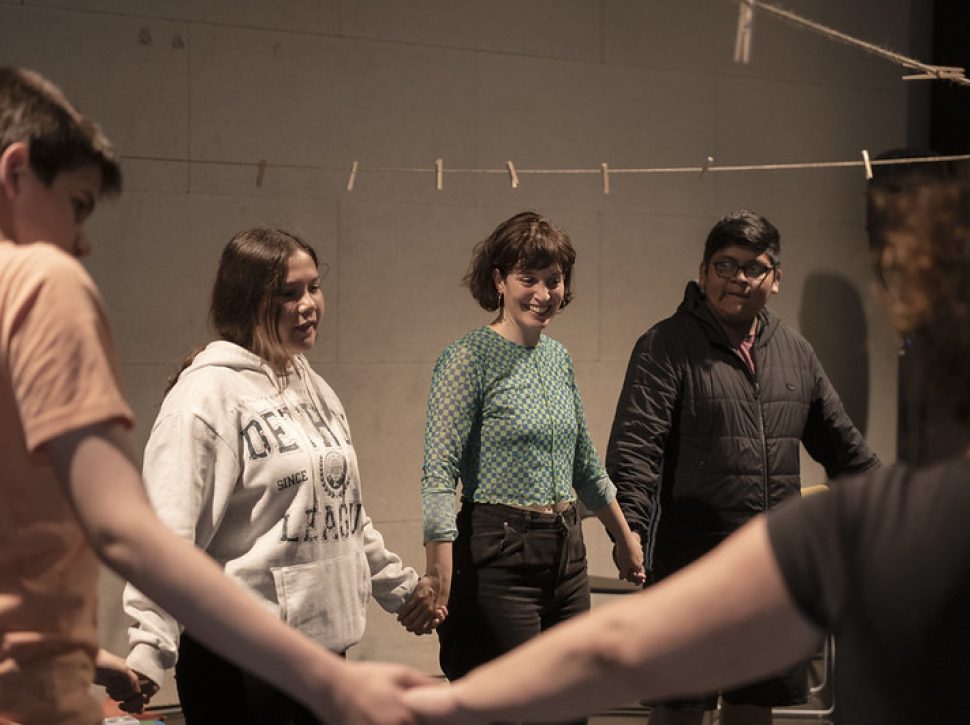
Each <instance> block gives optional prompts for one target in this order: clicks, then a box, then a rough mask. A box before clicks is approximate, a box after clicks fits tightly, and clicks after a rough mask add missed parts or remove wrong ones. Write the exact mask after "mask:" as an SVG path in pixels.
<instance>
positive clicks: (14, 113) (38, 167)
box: [0, 66, 121, 195]
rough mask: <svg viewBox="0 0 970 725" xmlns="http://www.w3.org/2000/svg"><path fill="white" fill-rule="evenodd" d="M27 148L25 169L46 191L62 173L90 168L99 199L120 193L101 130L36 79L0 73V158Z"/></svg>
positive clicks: (9, 69)
mask: <svg viewBox="0 0 970 725" xmlns="http://www.w3.org/2000/svg"><path fill="white" fill-rule="evenodd" d="M19 142H26V143H27V144H28V146H29V147H30V167H31V168H32V169H33V170H34V172H35V173H36V174H37V176H38V177H39V178H40V179H41V181H43V182H44V183H45V184H47V185H48V186H50V184H51V183H53V181H54V179H55V178H56V177H57V175H58V174H60V173H61V172H62V171H74V170H75V169H79V168H82V167H85V166H94V167H96V168H97V169H98V170H99V171H100V172H101V193H102V194H106V195H111V194H117V193H118V192H120V191H121V168H120V166H119V165H118V160H117V158H116V156H115V152H114V149H113V148H112V147H111V142H110V141H108V139H107V137H105V135H104V134H103V133H102V132H101V129H99V128H98V127H97V125H96V124H95V123H94V122H93V121H91V120H90V119H89V118H87V117H86V116H84V115H83V114H82V113H81V112H80V111H78V110H77V108H75V107H74V105H72V104H71V102H70V101H69V100H67V97H66V96H65V95H64V92H63V91H61V89H60V88H58V87H57V86H55V85H54V84H53V83H51V82H50V81H49V80H47V79H46V78H44V77H43V76H41V75H40V74H38V73H35V72H33V71H30V70H26V69H24V68H16V67H13V66H5V67H2V68H0V153H3V152H4V151H6V149H7V148H8V147H9V146H11V145H12V144H15V143H19Z"/></svg>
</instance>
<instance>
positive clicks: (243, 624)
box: [0, 67, 423, 725]
mask: <svg viewBox="0 0 970 725" xmlns="http://www.w3.org/2000/svg"><path fill="white" fill-rule="evenodd" d="M120 186H121V173H120V169H119V166H118V163H117V161H116V160H115V156H114V152H113V151H112V149H111V146H110V144H109V142H108V141H107V139H106V138H105V137H104V136H103V135H102V134H101V132H100V131H99V130H98V128H97V127H96V126H95V125H94V124H93V123H92V122H91V121H89V120H88V119H87V118H85V117H84V116H83V115H81V114H80V113H79V112H78V111H77V109H76V108H74V106H72V105H71V103H70V102H69V101H68V100H67V99H66V98H65V97H64V95H63V93H62V92H61V91H60V90H59V89H58V88H57V87H55V86H54V85H52V84H51V83H50V82H48V81H47V80H45V79H44V78H42V77H41V76H39V75H37V74H35V73H32V72H30V71H25V70H22V69H18V68H9V67H8V68H0V725H7V724H8V723H21V722H27V723H31V724H32V725H33V724H34V723H52V724H53V723H65V724H66V723H72V724H73V723H86V724H87V725H94V723H98V722H100V720H101V715H100V708H99V707H98V706H97V703H95V702H94V701H93V700H92V698H91V697H90V695H89V693H88V690H89V687H90V684H91V682H92V681H93V680H94V677H95V668H96V666H98V675H99V677H98V680H99V681H100V682H102V683H104V684H107V685H108V686H109V693H111V694H113V695H114V696H116V697H118V698H119V699H122V700H125V703H124V705H123V707H125V708H126V709H129V710H140V709H141V707H142V706H143V703H144V702H145V701H146V700H147V698H148V697H150V696H151V694H153V693H152V692H151V691H150V689H151V686H150V684H149V683H148V682H146V681H144V680H142V681H139V679H138V678H137V677H136V676H135V675H134V674H133V673H132V672H131V671H130V670H128V669H127V668H126V667H125V666H124V664H123V662H122V661H120V660H118V659H117V658H113V657H112V656H110V655H108V654H107V653H104V652H99V651H98V647H97V632H96V625H95V610H96V602H95V595H96V587H97V574H98V567H97V557H96V555H97V556H100V558H101V559H102V560H103V561H104V562H105V563H106V564H107V565H108V566H110V567H111V568H113V569H114V570H115V571H117V572H118V573H119V574H121V575H122V576H123V577H125V578H126V579H128V580H129V581H131V582H132V583H133V584H135V586H137V587H138V588H139V589H141V590H142V591H143V592H145V593H146V594H147V595H148V596H150V597H151V598H152V599H154V600H155V601H157V602H159V603H160V604H161V605H163V606H164V607H165V608H166V609H167V610H168V611H169V612H171V614H172V615H173V616H175V617H176V618H177V619H178V620H179V621H180V622H182V623H183V624H184V625H185V627H186V629H187V630H189V631H190V632H192V633H193V635H194V636H195V637H196V638H197V639H199V640H200V641H202V642H203V643H204V644H206V645H208V646H209V647H211V648H212V649H213V650H215V651H217V652H219V653H220V654H222V655H223V656H225V657H226V658H228V659H230V660H232V661H233V662H235V663H237V664H240V665H242V666H245V667H247V668H248V669H250V670H252V671H253V672H254V673H256V674H258V675H259V676H261V677H262V678H264V679H266V680H267V681H269V682H270V683H272V684H274V685H275V686H277V687H279V688H280V689H282V690H285V691H286V692H288V693H289V694H291V695H293V696H294V697H296V698H297V699H299V700H300V701H301V702H303V703H305V704H306V705H307V706H308V707H310V708H311V710H312V711H313V712H314V713H315V714H316V715H317V717H320V718H321V719H323V720H330V721H332V722H361V723H408V722H413V718H412V716H411V715H410V713H409V712H408V711H407V710H406V708H405V707H404V705H403V702H402V697H401V696H402V693H403V690H404V688H406V687H408V686H410V685H413V684H415V683H417V682H421V681H423V678H421V677H420V676H419V675H418V674H417V673H415V672H412V671H411V670H408V669H406V668H404V667H400V666H393V665H376V664H363V663H348V662H344V661H343V660H341V659H340V658H338V657H336V656H335V655H333V654H331V653H329V652H327V651H326V650H325V649H323V648H322V647H320V646H319V645H316V644H315V643H313V642H311V641H310V640H308V639H305V638H304V637H302V636H301V635H299V634H298V633H297V632H296V631H295V630H293V629H291V628H289V627H287V626H286V625H285V624H284V623H282V622H281V621H279V620H278V619H276V618H274V617H272V616H271V615H270V614H268V613H267V612H265V611H264V610H262V609H261V608H260V606H259V605H258V604H257V603H256V602H255V601H253V600H252V598H251V597H250V596H249V595H248V594H246V593H245V592H244V591H243V590H242V589H241V588H239V587H238V586H236V585H235V584H233V583H232V582H230V581H229V580H228V579H227V578H226V577H224V576H223V574H222V572H221V571H220V570H219V569H218V568H217V567H216V566H215V564H214V563H213V562H212V561H211V560H209V559H208V558H207V557H206V556H205V555H204V554H202V553H201V552H200V551H198V550H197V549H196V548H195V547H193V546H192V545H191V544H189V543H187V542H185V541H184V540H182V539H180V538H178V537H177V536H175V535H174V534H172V533H170V532H169V531H168V530H167V529H166V528H165V527H164V526H162V525H161V524H160V523H159V524H157V525H152V522H153V521H156V519H155V514H154V513H153V511H152V508H151V506H150V505H149V503H148V500H147V498H146V496H145V493H144V490H143V487H142V483H141V478H140V476H139V473H138V470H137V468H136V467H135V464H134V463H133V459H132V456H131V454H130V452H129V448H128V442H127V435H126V432H125V431H126V429H127V428H128V427H130V425H131V422H132V416H131V411H130V409H129V408H128V405H127V404H126V403H125V400H124V397H123V396H122V394H121V392H120V390H119V384H118V372H117V365H116V362H115V353H114V344H113V341H112V338H111V332H110V330H109V327H108V323H107V319H106V316H105V313H104V310H103V306H102V303H101V298H100V295H99V294H98V291H97V288H96V287H95V285H94V283H93V282H92V281H91V279H90V277H89V276H88V275H87V273H86V272H85V271H84V269H83V268H82V267H81V265H80V264H79V263H78V262H77V259H76V258H77V257H81V256H83V255H85V254H87V253H88V252H89V251H90V245H89V244H88V240H87V238H86V236H85V234H84V230H83V225H84V222H85V220H86V219H87V217H88V216H89V215H90V214H91V212H92V211H93V210H94V206H95V203H96V201H97V200H98V199H99V198H100V197H101V196H102V195H104V194H111V193H117V192H118V191H119V190H120ZM232 694H233V693H217V692H216V693H213V696H214V697H220V696H225V697H232Z"/></svg>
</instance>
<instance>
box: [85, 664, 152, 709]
mask: <svg viewBox="0 0 970 725" xmlns="http://www.w3.org/2000/svg"><path fill="white" fill-rule="evenodd" d="M94 666H95V669H94V682H95V684H97V685H101V686H102V687H104V688H105V690H106V691H107V693H108V697H110V698H111V699H112V700H115V701H116V702H119V703H120V707H121V709H122V710H124V711H125V712H141V711H142V710H144V709H145V705H146V704H147V703H148V701H149V699H151V697H152V695H154V694H155V693H156V692H158V685H156V684H155V683H154V682H152V681H151V680H150V679H148V678H147V677H145V676H144V675H142V674H140V673H138V672H135V671H134V670H132V669H130V668H129V667H128V665H127V664H125V661H124V660H123V659H121V658H120V657H118V656H117V655H114V654H111V653H110V652H108V651H107V650H103V649H101V650H98V654H97V656H96V657H95V661H94Z"/></svg>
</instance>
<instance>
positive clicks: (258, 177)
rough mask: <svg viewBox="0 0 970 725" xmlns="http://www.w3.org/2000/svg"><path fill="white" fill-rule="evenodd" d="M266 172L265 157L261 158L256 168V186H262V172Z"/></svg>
mask: <svg viewBox="0 0 970 725" xmlns="http://www.w3.org/2000/svg"><path fill="white" fill-rule="evenodd" d="M265 173H266V159H261V160H260V162H259V166H258V167H257V168H256V188H257V189H262V188H263V174H265Z"/></svg>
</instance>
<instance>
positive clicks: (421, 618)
mask: <svg viewBox="0 0 970 725" xmlns="http://www.w3.org/2000/svg"><path fill="white" fill-rule="evenodd" d="M439 591H440V585H439V584H438V582H437V581H436V579H434V578H433V577H431V576H430V575H428V574H425V575H424V576H423V577H421V578H420V579H419V580H418V585H417V586H416V587H415V588H414V591H413V592H411V596H410V597H408V600H407V601H406V602H405V603H404V604H403V606H402V607H401V609H400V610H398V613H397V621H399V622H400V623H401V624H402V625H403V626H404V628H405V629H407V631H408V632H412V633H414V634H417V635H422V634H430V633H431V632H432V631H433V630H434V628H435V627H437V626H438V625H439V624H441V623H442V622H443V621H444V620H445V617H447V616H448V608H447V606H445V605H443V604H440V597H439Z"/></svg>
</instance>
